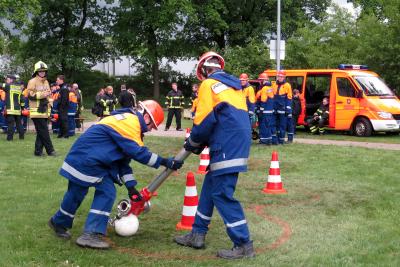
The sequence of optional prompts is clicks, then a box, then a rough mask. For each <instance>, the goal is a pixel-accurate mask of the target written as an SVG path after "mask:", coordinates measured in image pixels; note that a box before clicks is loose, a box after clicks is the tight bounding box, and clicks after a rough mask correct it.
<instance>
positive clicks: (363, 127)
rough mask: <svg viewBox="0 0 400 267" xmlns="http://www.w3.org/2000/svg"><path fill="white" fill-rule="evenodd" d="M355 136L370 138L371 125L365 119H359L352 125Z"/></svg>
mask: <svg viewBox="0 0 400 267" xmlns="http://www.w3.org/2000/svg"><path fill="white" fill-rule="evenodd" d="M352 132H353V133H354V135H355V136H359V137H363V136H364V137H365V136H371V134H372V125H371V123H370V122H369V120H368V119H366V118H359V119H357V120H356V122H355V123H354V125H353V131H352Z"/></svg>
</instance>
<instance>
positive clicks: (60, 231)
mask: <svg viewBox="0 0 400 267" xmlns="http://www.w3.org/2000/svg"><path fill="white" fill-rule="evenodd" d="M47 224H48V225H49V227H50V228H51V229H53V231H54V233H55V234H56V236H58V237H59V238H62V239H70V238H71V234H70V233H69V232H68V229H67V228H65V227H63V226H60V225H56V224H55V223H54V222H53V219H52V218H50V220H49V222H48V223H47Z"/></svg>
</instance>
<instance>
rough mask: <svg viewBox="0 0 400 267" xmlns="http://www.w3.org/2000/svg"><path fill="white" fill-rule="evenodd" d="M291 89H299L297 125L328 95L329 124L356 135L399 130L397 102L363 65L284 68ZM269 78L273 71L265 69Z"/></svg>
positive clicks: (399, 120)
mask: <svg viewBox="0 0 400 267" xmlns="http://www.w3.org/2000/svg"><path fill="white" fill-rule="evenodd" d="M285 71H286V80H287V81H288V82H289V83H290V84H291V86H292V89H298V90H299V91H300V99H301V104H302V112H301V115H300V117H299V121H298V124H300V125H305V126H307V122H306V121H307V118H309V117H311V116H312V115H313V114H314V112H315V111H316V110H317V109H318V107H319V106H320V104H321V102H322V99H323V98H324V97H325V96H328V97H329V125H328V127H329V128H330V129H333V130H344V131H350V133H352V134H354V135H356V136H370V135H371V134H372V133H373V132H386V133H389V134H398V133H399V132H400V128H399V125H400V101H399V99H398V98H397V97H396V95H395V94H394V93H393V92H392V91H391V90H390V89H389V87H388V86H387V85H386V84H385V83H384V81H383V80H382V79H381V78H380V77H379V75H378V74H376V73H374V72H372V71H369V70H368V67H367V66H365V65H349V64H340V65H339V67H338V69H305V70H285ZM265 72H266V73H267V74H268V76H269V77H270V78H272V79H274V78H275V76H276V71H275V70H266V71H265Z"/></svg>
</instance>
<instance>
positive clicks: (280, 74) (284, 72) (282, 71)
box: [276, 70, 286, 76]
mask: <svg viewBox="0 0 400 267" xmlns="http://www.w3.org/2000/svg"><path fill="white" fill-rule="evenodd" d="M276 76H286V71H284V70H280V71H278V73H277V74H276Z"/></svg>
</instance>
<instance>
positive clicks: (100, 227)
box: [52, 177, 116, 235]
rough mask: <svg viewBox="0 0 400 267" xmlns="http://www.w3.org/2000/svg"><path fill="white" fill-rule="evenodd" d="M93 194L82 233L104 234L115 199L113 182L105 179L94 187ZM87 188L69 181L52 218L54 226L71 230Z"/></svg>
mask: <svg viewBox="0 0 400 267" xmlns="http://www.w3.org/2000/svg"><path fill="white" fill-rule="evenodd" d="M94 187H95V192H94V198H93V202H92V206H91V208H90V211H89V215H88V217H87V219H86V223H85V229H84V232H86V233H100V234H104V235H105V234H106V232H107V223H108V218H109V217H110V212H111V209H112V206H113V204H114V201H115V197H116V190H115V186H114V182H113V180H112V179H111V178H109V177H105V178H103V181H102V182H101V183H99V184H96V185H94ZM88 190H89V187H85V186H81V185H79V184H77V183H74V182H71V181H69V183H68V190H67V192H65V195H64V199H63V201H62V202H61V206H60V209H59V210H58V211H57V212H56V214H55V215H54V216H53V217H52V218H53V222H54V223H55V224H56V225H60V226H63V227H65V228H68V229H69V228H71V227H72V223H73V221H74V218H75V214H76V211H77V210H78V208H79V206H80V205H81V203H82V201H83V199H84V198H85V196H86V194H87V192H88Z"/></svg>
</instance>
